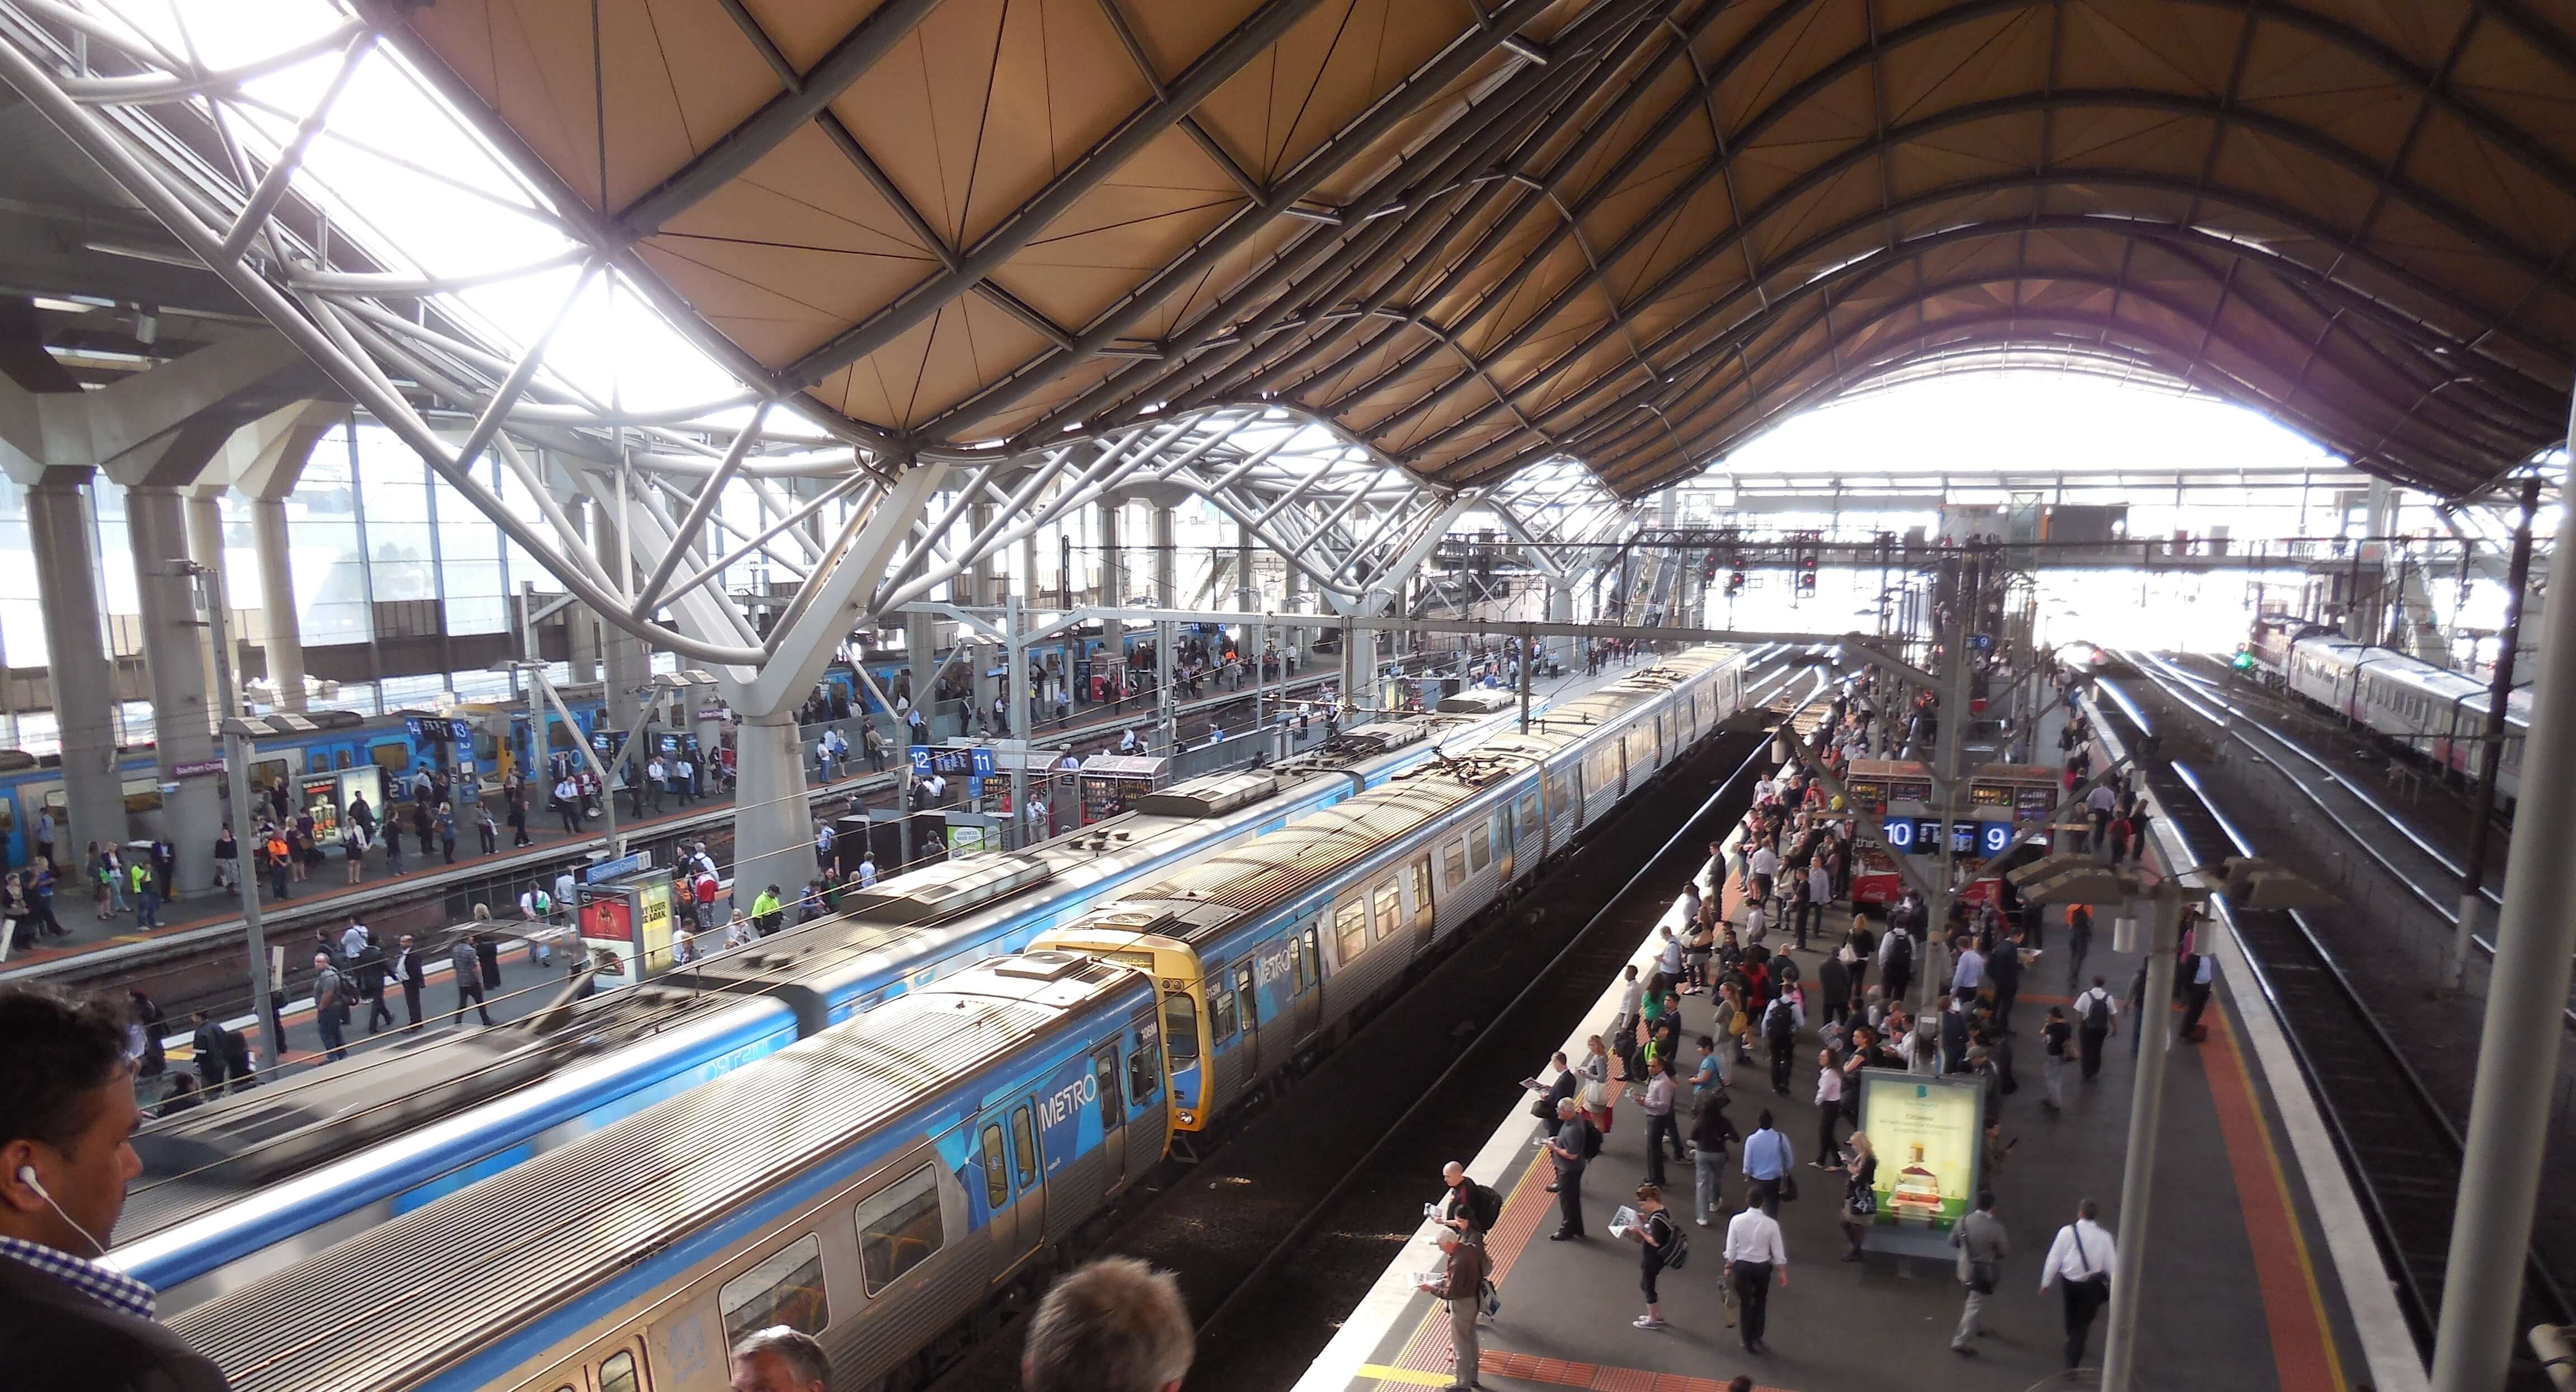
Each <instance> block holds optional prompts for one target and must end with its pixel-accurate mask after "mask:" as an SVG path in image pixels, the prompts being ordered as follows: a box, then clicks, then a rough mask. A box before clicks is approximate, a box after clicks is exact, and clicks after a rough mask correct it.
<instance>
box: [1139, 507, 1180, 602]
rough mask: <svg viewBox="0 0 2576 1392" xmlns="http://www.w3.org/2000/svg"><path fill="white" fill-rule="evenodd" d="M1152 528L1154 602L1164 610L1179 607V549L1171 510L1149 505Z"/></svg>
mask: <svg viewBox="0 0 2576 1392" xmlns="http://www.w3.org/2000/svg"><path fill="white" fill-rule="evenodd" d="M1147 506H1149V507H1151V508H1152V509H1153V510H1154V511H1153V526H1154V602H1155V603H1156V604H1159V605H1161V606H1162V607H1164V608H1166V609H1178V608H1180V607H1181V549H1180V546H1179V544H1178V543H1177V542H1176V541H1174V540H1173V534H1172V510H1171V509H1170V508H1168V507H1165V506H1163V505H1162V504H1160V503H1149V504H1147Z"/></svg>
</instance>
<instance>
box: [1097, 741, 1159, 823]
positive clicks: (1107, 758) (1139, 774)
mask: <svg viewBox="0 0 2576 1392" xmlns="http://www.w3.org/2000/svg"><path fill="white" fill-rule="evenodd" d="M1171 781H1172V761H1171V760H1170V759H1169V758H1168V757H1165V756H1162V755H1154V754H1094V755H1092V756H1091V757H1090V758H1088V759H1085V760H1083V761H1082V824H1083V825H1084V826H1089V825H1091V824H1092V823H1093V822H1105V821H1107V820H1109V819H1110V818H1112V817H1115V816H1117V815H1118V814H1119V813H1121V812H1125V811H1128V810H1130V809H1132V808H1133V807H1135V805H1136V803H1137V802H1138V800H1139V799H1141V798H1143V797H1144V796H1145V795H1146V794H1147V793H1150V792H1153V791H1155V790H1156V789H1159V788H1163V787H1166V786H1169V785H1170V783H1171Z"/></svg>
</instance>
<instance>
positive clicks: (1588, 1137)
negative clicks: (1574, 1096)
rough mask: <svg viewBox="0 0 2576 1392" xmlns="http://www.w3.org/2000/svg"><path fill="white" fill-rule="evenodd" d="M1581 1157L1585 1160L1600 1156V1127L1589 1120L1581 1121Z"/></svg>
mask: <svg viewBox="0 0 2576 1392" xmlns="http://www.w3.org/2000/svg"><path fill="white" fill-rule="evenodd" d="M1583 1158H1584V1159H1586V1160H1598V1159H1600V1158H1601V1128H1600V1127H1598V1126H1595V1125H1593V1124H1592V1123H1591V1122H1589V1121H1587V1122H1585V1123H1583Z"/></svg>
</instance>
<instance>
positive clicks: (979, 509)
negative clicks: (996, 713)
mask: <svg viewBox="0 0 2576 1392" xmlns="http://www.w3.org/2000/svg"><path fill="white" fill-rule="evenodd" d="M966 511H967V519H966V525H967V526H968V527H969V528H970V529H971V530H970V532H969V533H968V537H969V539H970V540H971V539H972V538H973V537H976V536H981V535H982V534H983V532H984V529H985V528H987V527H989V526H991V525H993V505H992V504H991V503H989V502H985V503H977V504H975V505H974V506H972V507H970V508H968V509H967V510H966ZM968 574H969V575H970V576H972V577H973V581H974V584H973V587H972V591H971V593H970V594H969V595H968V598H967V602H968V603H970V604H973V605H975V606H976V607H978V608H996V607H999V606H1000V604H1001V602H1002V590H1003V587H1004V577H1003V574H1002V551H1001V549H1000V548H999V547H994V548H991V549H989V550H986V551H985V552H983V553H982V554H980V555H977V556H976V557H974V568H973V569H972V570H971V571H969V572H968ZM1001 657H1002V652H1001V649H999V648H997V647H995V646H994V645H993V644H991V643H984V642H978V643H977V644H975V652H974V655H973V656H972V657H971V658H968V659H963V660H965V661H968V662H970V663H971V664H972V665H971V666H969V667H968V668H967V672H966V675H967V679H968V682H969V684H970V685H971V686H972V687H973V688H974V692H975V705H976V709H978V710H984V711H990V710H991V709H992V708H993V698H994V697H995V696H998V695H1000V694H1001V693H1002V692H1003V691H1005V690H1008V689H1009V686H1010V682H1009V679H1008V678H1000V677H997V678H991V679H987V678H986V677H985V675H984V674H985V673H986V672H990V671H992V670H993V669H994V668H996V667H998V666H1000V665H1002V664H1001Z"/></svg>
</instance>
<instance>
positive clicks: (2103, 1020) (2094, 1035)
mask: <svg viewBox="0 0 2576 1392" xmlns="http://www.w3.org/2000/svg"><path fill="white" fill-rule="evenodd" d="M2119 1015H2120V1007H2119V1005H2118V1003H2117V1002H2115V1001H2113V1000H2112V999H2111V993H2110V991H2108V990H2107V989H2105V988H2104V987H2103V984H2102V978H2100V977H2098V976H2097V977H2094V978H2093V989H2092V990H2089V991H2087V992H2085V993H2084V994H2082V995H2080V996H2077V997H2076V998H2075V1018H2076V1019H2077V1020H2079V1021H2081V1022H2082V1023H2081V1024H2080V1025H2079V1026H2078V1027H2077V1029H2076V1038H2077V1039H2078V1040H2079V1041H2081V1045H2082V1060H2083V1067H2084V1081H2086V1082H2088V1083H2089V1082H2091V1081H2093V1075H2094V1074H2096V1073H2099V1072H2101V1071H2102V1042H2103V1041H2104V1040H2106V1039H2109V1038H2110V1037H2111V1029H2112V1026H2113V1025H2114V1024H2115V1023H2116V1022H2117V1021H2118V1019H2119Z"/></svg>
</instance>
